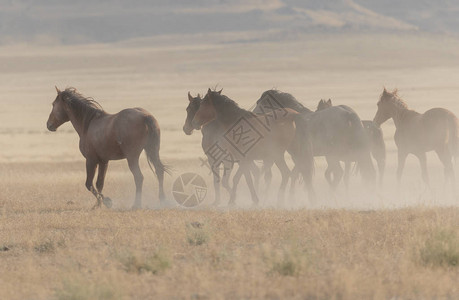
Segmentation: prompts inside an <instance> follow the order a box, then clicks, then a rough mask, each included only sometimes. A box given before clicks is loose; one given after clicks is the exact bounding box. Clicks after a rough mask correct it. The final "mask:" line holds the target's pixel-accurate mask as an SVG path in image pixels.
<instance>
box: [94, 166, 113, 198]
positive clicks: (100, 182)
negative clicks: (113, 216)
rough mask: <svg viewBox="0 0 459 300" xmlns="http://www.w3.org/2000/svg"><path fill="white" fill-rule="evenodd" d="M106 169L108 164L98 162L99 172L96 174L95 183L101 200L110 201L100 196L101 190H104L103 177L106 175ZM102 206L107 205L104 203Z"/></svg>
mask: <svg viewBox="0 0 459 300" xmlns="http://www.w3.org/2000/svg"><path fill="white" fill-rule="evenodd" d="M107 168H108V162H100V163H99V172H98V174H97V181H96V188H97V191H98V192H99V195H100V196H101V197H102V200H104V199H106V200H110V198H108V197H104V195H103V194H102V190H103V189H104V182H105V175H106V174H107ZM104 204H105V205H106V206H107V203H106V202H104ZM110 204H111V201H110V202H109V204H108V207H110Z"/></svg>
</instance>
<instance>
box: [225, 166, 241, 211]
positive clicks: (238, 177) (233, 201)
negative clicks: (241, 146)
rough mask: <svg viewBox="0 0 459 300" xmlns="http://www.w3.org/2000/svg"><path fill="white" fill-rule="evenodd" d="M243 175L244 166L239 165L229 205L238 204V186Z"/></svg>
mask: <svg viewBox="0 0 459 300" xmlns="http://www.w3.org/2000/svg"><path fill="white" fill-rule="evenodd" d="M242 174H243V170H242V165H241V163H239V168H238V169H237V172H236V174H234V177H233V188H232V189H231V196H230V200H229V203H228V205H234V204H236V192H237V185H238V184H239V180H240V179H241V176H242Z"/></svg>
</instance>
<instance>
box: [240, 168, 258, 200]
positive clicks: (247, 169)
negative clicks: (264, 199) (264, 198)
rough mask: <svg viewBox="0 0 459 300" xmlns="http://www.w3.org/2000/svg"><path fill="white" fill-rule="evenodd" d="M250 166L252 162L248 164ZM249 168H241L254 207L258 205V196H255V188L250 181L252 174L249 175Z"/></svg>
mask: <svg viewBox="0 0 459 300" xmlns="http://www.w3.org/2000/svg"><path fill="white" fill-rule="evenodd" d="M250 164H254V163H253V161H252V162H250ZM250 169H251V166H250V165H249V166H243V173H244V177H245V181H246V183H247V186H248V187H249V191H250V195H251V197H252V201H253V204H254V205H258V202H259V200H258V196H257V191H256V190H255V186H254V185H253V180H252V174H251V171H250Z"/></svg>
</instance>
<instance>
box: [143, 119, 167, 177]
mask: <svg viewBox="0 0 459 300" xmlns="http://www.w3.org/2000/svg"><path fill="white" fill-rule="evenodd" d="M145 124H146V125H147V128H148V138H147V144H146V145H145V148H144V150H145V153H146V154H147V161H148V165H149V166H150V169H151V170H152V171H153V172H154V173H156V175H157V176H158V180H160V181H162V178H163V177H164V172H166V173H168V174H170V168H169V167H168V166H166V165H164V164H163V163H162V162H161V159H160V158H159V148H160V144H161V131H160V129H159V125H158V122H157V121H156V120H155V118H154V117H153V116H151V115H150V116H147V117H146V119H145ZM152 164H153V166H154V167H155V169H154V170H153V167H152V166H151V165H152Z"/></svg>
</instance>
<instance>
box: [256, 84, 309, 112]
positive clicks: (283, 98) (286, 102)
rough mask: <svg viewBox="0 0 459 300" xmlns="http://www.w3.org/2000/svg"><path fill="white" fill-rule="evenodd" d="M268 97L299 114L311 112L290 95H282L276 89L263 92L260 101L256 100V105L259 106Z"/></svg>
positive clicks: (282, 93)
mask: <svg viewBox="0 0 459 300" xmlns="http://www.w3.org/2000/svg"><path fill="white" fill-rule="evenodd" d="M269 96H271V97H273V98H274V99H275V100H276V101H278V102H279V104H280V105H282V106H283V107H288V108H291V109H293V110H296V111H297V112H299V113H302V112H311V110H310V109H309V108H307V107H305V106H304V105H303V104H302V103H301V102H300V101H298V100H297V99H296V98H295V97H293V95H292V94H289V93H284V92H281V91H279V90H276V89H271V90H267V91H265V92H263V94H261V97H260V99H258V101H257V104H259V103H260V102H261V101H262V100H263V99H264V98H265V97H269Z"/></svg>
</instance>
